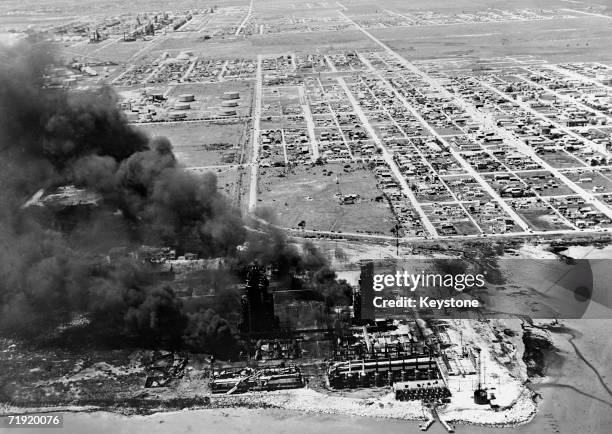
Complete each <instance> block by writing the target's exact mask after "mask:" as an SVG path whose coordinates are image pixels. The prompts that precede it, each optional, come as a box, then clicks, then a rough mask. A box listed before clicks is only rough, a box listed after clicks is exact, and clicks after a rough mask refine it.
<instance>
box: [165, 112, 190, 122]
mask: <svg viewBox="0 0 612 434" xmlns="http://www.w3.org/2000/svg"><path fill="white" fill-rule="evenodd" d="M168 117H169V118H170V119H172V120H177V119H185V118H186V117H187V113H185V112H174V113H170V114H169V115H168Z"/></svg>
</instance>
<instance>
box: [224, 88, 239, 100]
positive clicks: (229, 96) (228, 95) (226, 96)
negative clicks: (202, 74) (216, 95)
mask: <svg viewBox="0 0 612 434" xmlns="http://www.w3.org/2000/svg"><path fill="white" fill-rule="evenodd" d="M239 98H240V92H238V91H235V90H230V91H227V92H224V93H223V99H239Z"/></svg>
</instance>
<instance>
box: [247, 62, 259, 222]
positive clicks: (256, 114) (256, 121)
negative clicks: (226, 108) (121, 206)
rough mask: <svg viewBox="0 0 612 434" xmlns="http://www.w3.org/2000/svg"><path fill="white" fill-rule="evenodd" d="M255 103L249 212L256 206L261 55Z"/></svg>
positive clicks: (256, 81)
mask: <svg viewBox="0 0 612 434" xmlns="http://www.w3.org/2000/svg"><path fill="white" fill-rule="evenodd" d="M256 74H257V75H256V80H255V101H254V108H253V157H252V159H251V182H250V185H249V211H251V212H252V211H253V210H254V209H255V207H256V206H257V175H258V173H259V134H260V119H261V95H262V77H261V74H262V71H261V54H259V55H257V72H256Z"/></svg>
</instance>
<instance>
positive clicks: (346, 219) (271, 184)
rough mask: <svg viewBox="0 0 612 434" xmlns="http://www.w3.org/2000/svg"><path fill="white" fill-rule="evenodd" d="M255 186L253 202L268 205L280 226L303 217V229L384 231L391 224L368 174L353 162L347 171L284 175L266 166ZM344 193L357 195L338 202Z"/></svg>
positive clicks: (336, 166) (335, 169)
mask: <svg viewBox="0 0 612 434" xmlns="http://www.w3.org/2000/svg"><path fill="white" fill-rule="evenodd" d="M279 175H281V176H279ZM336 180H337V183H336ZM259 190H260V192H261V193H260V198H261V201H260V202H259V203H258V205H259V206H261V207H268V208H271V209H274V210H275V211H276V214H277V218H278V220H279V223H280V224H281V225H283V226H288V227H294V228H295V227H297V225H298V223H300V222H301V221H305V222H306V226H305V227H306V228H307V229H320V230H323V231H350V232H371V233H383V234H389V233H390V229H391V228H392V227H393V225H394V222H393V221H394V219H393V215H392V214H391V212H390V210H389V206H388V204H387V203H386V202H385V201H384V200H382V196H381V192H380V191H378V190H377V189H376V188H375V185H374V176H373V175H372V174H371V173H368V172H367V171H365V170H363V169H360V168H355V167H354V166H353V167H351V169H349V171H348V172H347V171H346V170H344V169H343V166H342V165H341V164H329V165H327V166H325V167H319V166H315V167H312V168H308V169H306V170H301V171H300V172H298V171H296V170H290V171H289V172H288V173H286V174H285V173H284V170H283V169H266V170H265V172H262V174H261V177H260V185H259ZM350 194H354V195H359V198H358V199H357V200H356V203H354V204H341V201H342V197H343V196H344V195H350Z"/></svg>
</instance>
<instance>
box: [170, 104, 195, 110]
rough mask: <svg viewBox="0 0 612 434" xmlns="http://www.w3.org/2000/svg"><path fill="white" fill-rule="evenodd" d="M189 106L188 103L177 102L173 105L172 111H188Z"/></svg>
mask: <svg viewBox="0 0 612 434" xmlns="http://www.w3.org/2000/svg"><path fill="white" fill-rule="evenodd" d="M190 108H191V105H190V104H189V103H188V102H177V103H176V104H174V110H189V109H190Z"/></svg>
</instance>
